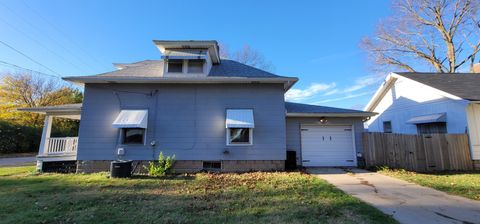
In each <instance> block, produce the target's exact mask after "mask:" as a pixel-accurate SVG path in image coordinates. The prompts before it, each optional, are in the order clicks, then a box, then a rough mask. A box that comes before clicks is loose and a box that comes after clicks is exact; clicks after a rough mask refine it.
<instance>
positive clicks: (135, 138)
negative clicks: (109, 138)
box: [122, 128, 145, 145]
mask: <svg viewBox="0 0 480 224" xmlns="http://www.w3.org/2000/svg"><path fill="white" fill-rule="evenodd" d="M144 143H145V129H144V128H122V144H126V145H127V144H144Z"/></svg>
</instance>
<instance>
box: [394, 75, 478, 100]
mask: <svg viewBox="0 0 480 224" xmlns="http://www.w3.org/2000/svg"><path fill="white" fill-rule="evenodd" d="M395 74H397V75H400V76H402V77H405V78H407V79H411V80H414V81H417V82H420V83H422V84H425V85H427V86H431V87H433V88H435V89H438V90H441V91H444V92H447V93H450V94H452V95H454V96H457V97H460V98H462V99H465V100H470V101H480V88H479V87H480V73H418V72H415V73H413V72H398V73H395Z"/></svg>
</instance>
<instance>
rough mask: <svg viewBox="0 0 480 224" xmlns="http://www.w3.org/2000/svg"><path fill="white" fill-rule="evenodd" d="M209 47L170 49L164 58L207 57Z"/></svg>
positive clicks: (204, 58) (166, 51) (191, 58)
mask: <svg viewBox="0 0 480 224" xmlns="http://www.w3.org/2000/svg"><path fill="white" fill-rule="evenodd" d="M207 51H208V50H207V49H168V50H165V53H164V54H163V55H162V59H190V60H193V59H203V60H206V59H207Z"/></svg>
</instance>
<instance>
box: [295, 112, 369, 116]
mask: <svg viewBox="0 0 480 224" xmlns="http://www.w3.org/2000/svg"><path fill="white" fill-rule="evenodd" d="M377 114H378V113H373V112H363V113H362V112H360V113H287V117H371V116H375V115H377Z"/></svg>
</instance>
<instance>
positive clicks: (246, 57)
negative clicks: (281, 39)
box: [220, 44, 275, 72]
mask: <svg viewBox="0 0 480 224" xmlns="http://www.w3.org/2000/svg"><path fill="white" fill-rule="evenodd" d="M220 56H221V57H222V58H228V59H232V60H235V61H238V62H240V63H243V64H246V65H250V66H253V67H255V68H259V69H262V70H265V71H270V72H273V71H274V70H275V67H274V66H273V64H272V63H271V62H270V61H267V60H266V59H265V56H264V55H263V54H262V53H260V52H258V51H257V50H255V49H253V48H251V47H250V46H249V45H248V44H245V45H243V47H242V48H241V49H240V50H238V51H235V52H230V50H229V48H228V46H226V45H224V44H220Z"/></svg>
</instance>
